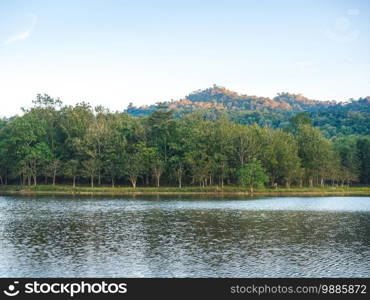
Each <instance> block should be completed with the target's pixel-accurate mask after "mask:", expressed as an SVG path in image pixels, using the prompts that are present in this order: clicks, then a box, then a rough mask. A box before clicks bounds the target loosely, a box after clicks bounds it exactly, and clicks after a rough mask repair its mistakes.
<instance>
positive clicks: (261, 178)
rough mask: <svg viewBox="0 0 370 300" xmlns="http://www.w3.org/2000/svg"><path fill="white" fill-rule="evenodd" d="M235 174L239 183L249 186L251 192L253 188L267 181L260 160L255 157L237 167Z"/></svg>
mask: <svg viewBox="0 0 370 300" xmlns="http://www.w3.org/2000/svg"><path fill="white" fill-rule="evenodd" d="M237 176H238V181H239V184H240V185H241V186H245V187H249V189H250V191H251V192H253V188H255V187H261V186H263V185H264V184H265V183H266V182H267V181H268V176H267V174H266V171H265V169H264V168H263V167H262V164H261V162H260V161H259V160H256V159H253V160H252V161H251V162H250V163H247V164H246V165H245V166H244V167H242V168H241V169H239V170H238V173H237Z"/></svg>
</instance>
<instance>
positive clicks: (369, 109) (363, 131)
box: [126, 85, 370, 138]
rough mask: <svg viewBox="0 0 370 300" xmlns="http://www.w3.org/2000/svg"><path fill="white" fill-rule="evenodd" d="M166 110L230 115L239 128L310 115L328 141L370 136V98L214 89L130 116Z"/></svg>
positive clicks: (130, 110) (279, 123) (281, 125)
mask: <svg viewBox="0 0 370 300" xmlns="http://www.w3.org/2000/svg"><path fill="white" fill-rule="evenodd" d="M163 106H166V107H169V108H170V109H172V110H173V112H174V116H175V117H181V116H182V115H184V114H189V113H194V112H198V113H202V114H204V115H206V116H208V118H209V119H215V118H219V116H220V115H227V116H228V117H229V118H230V119H231V120H233V121H235V122H236V123H239V124H246V125H252V124H254V123H256V124H258V125H260V126H261V127H264V126H269V127H271V128H286V126H288V123H289V120H290V119H291V118H292V117H293V116H294V115H295V114H297V113H299V112H307V113H308V114H309V116H310V118H311V119H312V121H313V125H314V126H315V127H319V128H320V130H321V132H322V133H323V135H324V136H325V137H327V138H330V137H333V136H339V135H350V134H354V135H370V97H366V98H360V99H358V100H354V99H350V100H349V101H348V102H346V103H341V102H336V101H318V100H310V99H308V98H306V97H304V96H302V95H300V94H290V93H279V94H278V95H277V96H276V97H274V98H272V99H271V98H268V97H257V96H249V95H239V94H238V93H236V92H233V91H230V90H228V89H226V88H224V87H220V86H217V85H214V86H213V87H211V88H208V89H205V90H198V91H195V92H193V93H191V94H189V95H188V96H186V97H185V98H184V99H181V100H178V101H174V100H173V101H169V102H161V103H158V104H154V105H149V106H141V107H135V106H133V105H132V104H131V105H129V107H128V108H127V110H126V112H127V113H129V114H131V115H133V116H145V115H148V114H150V113H152V112H153V111H156V110H158V109H160V108H161V107H163Z"/></svg>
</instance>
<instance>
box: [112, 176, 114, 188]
mask: <svg viewBox="0 0 370 300" xmlns="http://www.w3.org/2000/svg"><path fill="white" fill-rule="evenodd" d="M112 188H114V178H113V177H112Z"/></svg>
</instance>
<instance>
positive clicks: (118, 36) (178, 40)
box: [0, 0, 370, 116]
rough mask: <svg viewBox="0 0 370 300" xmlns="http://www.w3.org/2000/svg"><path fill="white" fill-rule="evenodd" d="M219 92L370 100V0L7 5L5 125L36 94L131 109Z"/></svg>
mask: <svg viewBox="0 0 370 300" xmlns="http://www.w3.org/2000/svg"><path fill="white" fill-rule="evenodd" d="M214 83H215V84H218V85H222V86H225V87H227V88H229V89H232V90H235V91H237V92H240V93H246V94H250V95H259V96H270V97H273V96H274V95H275V94H276V93H278V92H282V91H289V92H292V93H302V94H303V95H305V96H307V97H310V98H314V99H319V100H332V99H336V100H340V101H344V100H347V99H348V98H351V97H353V98H358V97H364V96H368V95H370V1H368V0H367V1H334V0H333V1H322V0H321V1H299V0H298V1H297V0H296V1H282V0H281V1H267V0H266V1H263V0H259V1H247V0H244V1H234V0H228V1H226V0H225V1H221V0H220V1H218V0H213V1H211V0H203V1H199V0H198V1H193V0H187V1H176V0H172V1H160V0H157V1H140V0H138V1H118V0H116V1H113V0H110V1H107V0H105V1H103V0H101V1H92V0H89V1H78V0H74V1H66V0H64V1H52V0H45V1H41V0H38V1H32V0H24V1H17V0H14V1H11V0H0V104H1V109H0V116H4V115H5V116H10V115H12V114H15V113H18V112H19V111H20V107H22V106H28V105H29V104H30V103H31V101H32V99H34V98H35V95H36V94H37V93H48V94H50V95H51V96H54V97H60V98H61V99H62V100H63V101H64V102H65V103H67V104H74V103H76V102H80V101H88V102H90V103H92V104H94V105H95V104H103V105H105V106H107V107H109V108H111V109H113V110H116V109H118V110H123V109H124V108H125V107H126V106H127V105H128V103H129V102H133V103H134V104H137V105H141V104H149V103H155V102H157V101H165V100H170V99H179V98H181V97H183V96H185V95H186V94H188V93H189V92H191V91H193V90H196V89H203V88H207V87H209V86H211V85H212V84H214Z"/></svg>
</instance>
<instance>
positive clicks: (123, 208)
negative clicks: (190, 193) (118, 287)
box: [0, 196, 370, 277]
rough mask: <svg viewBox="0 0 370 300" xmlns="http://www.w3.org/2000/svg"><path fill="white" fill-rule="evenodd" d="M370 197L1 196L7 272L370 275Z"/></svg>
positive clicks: (1, 246)
mask: <svg viewBox="0 0 370 300" xmlns="http://www.w3.org/2000/svg"><path fill="white" fill-rule="evenodd" d="M369 276H370V197H269V198H267V197H266V198H259V199H253V198H244V199H243V198H238V197H232V196H229V197H224V198H222V197H216V196H215V197H213V198H212V197H208V198H202V197H195V198H194V197H193V199H192V198H191V197H185V196H172V197H170V196H166V197H162V196H161V197H157V196H154V197H143V196H140V197H138V196H125V197H78V196H75V197H64V196H63V197H61V196H58V197H57V196H55V197H53V196H48V197H40V196H38V197H36V196H35V197H26V196H0V277H369Z"/></svg>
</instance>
